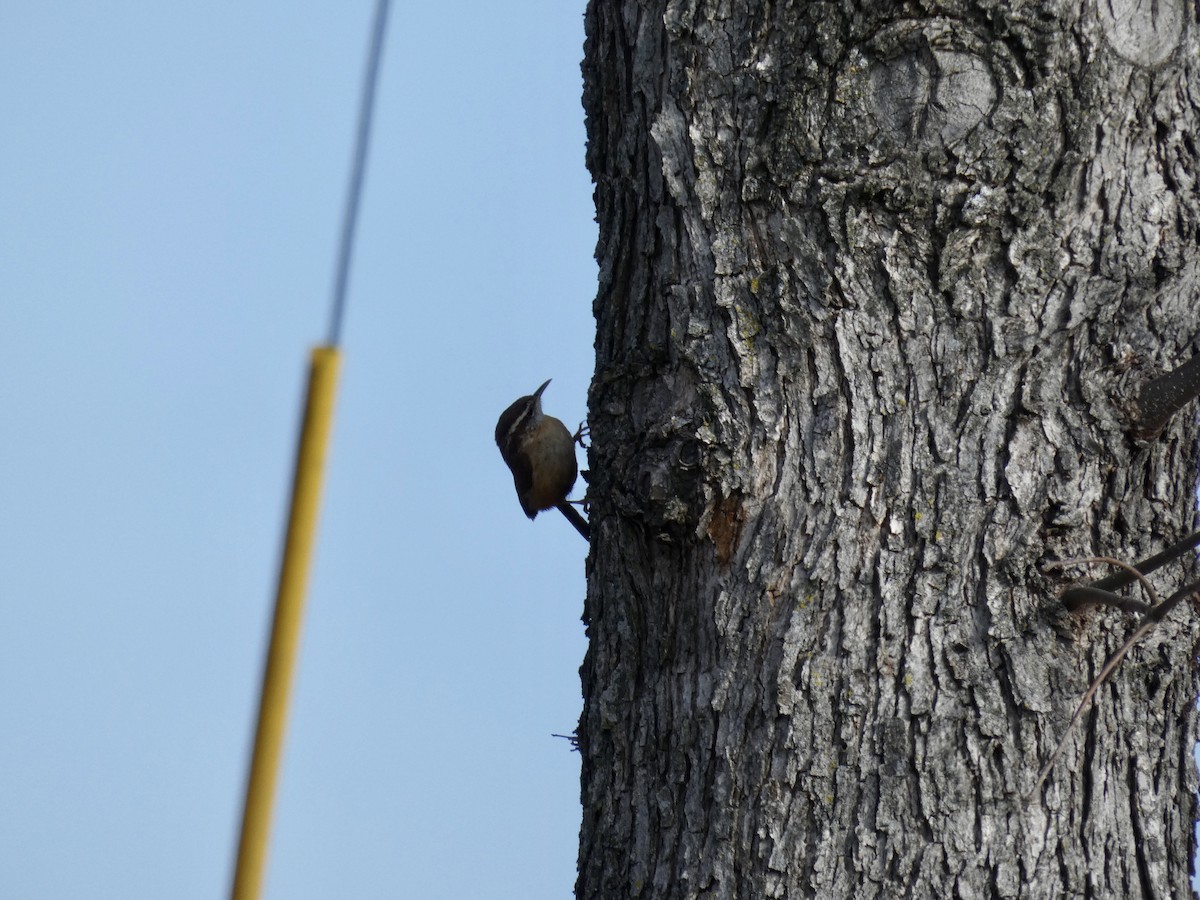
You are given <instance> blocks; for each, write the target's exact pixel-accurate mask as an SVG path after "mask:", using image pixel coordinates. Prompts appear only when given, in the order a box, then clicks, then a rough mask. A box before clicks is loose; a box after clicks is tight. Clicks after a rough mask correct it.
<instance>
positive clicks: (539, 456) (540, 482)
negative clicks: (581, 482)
mask: <svg viewBox="0 0 1200 900" xmlns="http://www.w3.org/2000/svg"><path fill="white" fill-rule="evenodd" d="M549 383H550V380H549V379H547V380H546V383H545V384H543V385H542V386H541V387H540V388H538V389H537V390H536V391H534V392H533V393H532V394H529V395H528V396H525V397H521V398H520V399H519V400H517V401H516V402H514V403H513V404H512V405H511V406H509V407H508V409H506V410H505V411H504V412H502V413H501V414H500V421H498V422H497V423H496V446H497V447H499V448H500V455H501V456H503V457H504V461H505V463H507V464H508V467H509V469H511V470H512V475H513V484H514V485H515V486H516V488H517V499H518V500H520V501H521V509H523V510H524V511H525V515H527V516H529V518H531V519H532V518H534V517H536V516H537V514H538V513H539V512H541V511H542V510H544V509H550V508H551V507H557V508H558V510H559V511H560V512H561V513H562V514H563V515H564V516H566V517H567V519H568V520H569V521H570V522H571V524H572V525H574V526H575V528H576V529H578V531H579V533H580V534H582V535H583V536H584V537H585V538H587V537H588V536H589V532H588V525H587V521H586V520H585V519H584V518H583V517H582V516H581V515H579V513H578V512H576V510H575V508H574V507H572V506H571V505H570V504H569V503H568V502H567V494H569V493H570V492H571V488H573V487H574V486H575V479H576V477H577V476H578V475H579V465H578V464H577V463H576V462H575V438H574V437H572V436H571V432H570V431H568V430H567V426H566V425H564V424H563V423H562V422H560V421H559V420H558V419H556V418H554V416H548V415H546V414H545V413H544V412H542V391H544V390H545V389H546V385H548V384H549Z"/></svg>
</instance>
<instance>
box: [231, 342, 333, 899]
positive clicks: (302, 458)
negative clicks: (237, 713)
mask: <svg viewBox="0 0 1200 900" xmlns="http://www.w3.org/2000/svg"><path fill="white" fill-rule="evenodd" d="M340 362H341V357H340V356H339V354H338V351H337V350H336V349H335V348H333V347H316V348H314V349H313V352H312V361H311V364H310V367H309V371H308V397H307V400H306V401H305V405H304V424H303V425H302V426H301V432H300V447H299V450H298V452H297V454H296V473H295V479H294V481H293V483H292V509H291V513H290V514H289V516H288V527H287V539H286V543H285V545H284V551H283V562H282V564H281V565H280V570H279V587H278V591H277V593H276V595H275V622H274V625H273V626H272V628H271V644H270V647H269V648H268V650H267V664H266V669H265V670H264V672H263V682H262V696H261V699H260V701H259V708H258V729H257V731H256V733H255V736H254V758H253V760H252V761H251V763H250V777H249V781H248V782H247V784H246V805H245V807H244V809H243V812H242V837H241V841H240V842H239V844H238V858H237V869H236V871H235V873H234V876H233V893H232V897H233V900H257V898H258V896H259V895H260V894H261V892H262V884H263V875H264V873H265V871H266V862H267V844H268V839H269V837H270V830H271V810H272V807H273V806H274V800H275V785H276V783H277V781H278V775H279V757H280V751H281V749H282V747H283V733H284V730H285V728H286V727H287V712H288V700H289V698H290V695H291V686H292V674H293V672H294V671H295V668H296V656H297V651H298V650H299V644H300V623H301V620H302V619H303V617H304V595H305V590H306V588H307V585H308V572H309V563H310V558H311V556H312V547H313V534H314V532H315V531H316V525H317V510H318V507H319V506H320V500H321V478H322V475H323V472H324V468H325V455H326V446H327V444H328V440H329V426H330V422H331V420H332V418H333V400H334V394H335V393H336V389H337V376H338V366H339V364H340Z"/></svg>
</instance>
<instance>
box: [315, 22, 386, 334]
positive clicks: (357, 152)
mask: <svg viewBox="0 0 1200 900" xmlns="http://www.w3.org/2000/svg"><path fill="white" fill-rule="evenodd" d="M387 15H388V0H379V2H378V3H376V4H375V22H374V24H373V25H372V27H371V51H370V56H369V57H368V58H367V71H366V73H365V74H364V76H363V87H362V102H361V104H360V105H359V108H358V133H357V135H356V136H355V140H354V165H353V168H352V169H351V170H350V187H349V190H348V191H347V193H346V207H345V211H344V213H343V215H342V238H341V242H340V246H339V248H338V264H337V274H336V275H335V277H334V282H333V311H332V314H331V315H330V319H329V342H328V343H329V346H330V347H336V346H337V345H338V344H339V343H340V342H341V339H342V318H343V317H344V316H345V313H346V284H347V282H348V281H349V280H350V256H351V252H352V251H353V249H354V229H355V226H356V225H357V224H358V198H359V195H361V194H362V183H363V173H364V172H365V171H366V168H367V145H368V144H369V143H370V137H371V113H372V112H373V110H374V107H375V85H376V83H377V82H378V81H379V60H380V57H382V56H383V33H384V31H385V29H386V27H387Z"/></svg>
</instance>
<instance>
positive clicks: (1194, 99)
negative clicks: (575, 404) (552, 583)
mask: <svg viewBox="0 0 1200 900" xmlns="http://www.w3.org/2000/svg"><path fill="white" fill-rule="evenodd" d="M906 16H911V17H906ZM587 32H588V38H587V46H586V50H585V54H586V59H585V63H584V77H585V107H586V110H587V115H588V135H589V147H588V164H589V167H590V169H591V172H592V174H593V177H594V179H595V182H596V204H597V212H598V220H599V224H600V241H599V246H598V249H597V258H598V261H599V264H600V285H599V293H598V297H597V300H596V317H597V322H598V336H597V342H596V351H597V361H596V373H595V380H594V384H593V387H592V392H591V396H590V424H591V432H592V438H593V446H592V449H591V458H590V464H591V488H590V493H591V499H592V522H593V525H592V551H591V558H590V563H589V589H588V599H587V605H586V614H585V620H586V621H587V623H588V633H589V636H590V646H589V651H588V654H587V658H586V660H585V663H584V666H583V669H582V672H581V674H582V680H583V689H584V711H583V715H582V718H581V721H580V729H579V738H580V749H581V751H582V755H583V787H582V795H583V807H584V818H583V827H582V833H581V847H580V858H579V867H580V871H579V881H578V884H577V895H578V896H579V897H581V898H608V897H631V898H637V897H645V898H650V897H653V898H675V897H681V898H682V897H706V898H710V897H711V898H727V897H745V898H757V897H788V898H796V897H817V896H819V897H855V898H868V897H898V896H913V897H935V896H936V897H947V896H959V897H1028V898H1038V900H1041V898H1046V897H1062V896H1095V897H1127V896H1140V897H1178V896H1184V895H1187V894H1189V893H1190V887H1189V872H1190V868H1191V860H1192V856H1193V848H1192V843H1193V831H1192V823H1193V822H1194V821H1195V819H1196V817H1197V802H1196V789H1197V784H1196V776H1195V771H1194V765H1193V762H1192V749H1193V747H1194V745H1195V742H1196V737H1197V716H1196V712H1195V701H1196V696H1197V688H1198V684H1197V675H1196V669H1195V666H1194V665H1193V657H1194V653H1195V645H1196V643H1197V637H1198V635H1200V629H1198V628H1197V624H1196V617H1195V615H1194V613H1193V611H1192V610H1191V609H1190V608H1188V607H1187V606H1186V605H1185V606H1181V607H1180V608H1178V609H1177V610H1176V611H1175V612H1174V613H1172V614H1171V615H1170V616H1169V617H1168V618H1167V620H1166V621H1165V622H1164V623H1163V624H1162V625H1161V626H1160V627H1159V628H1158V629H1156V630H1155V631H1154V632H1152V633H1151V634H1150V635H1149V636H1148V637H1147V638H1146V639H1145V640H1144V641H1143V642H1142V643H1141V644H1139V645H1138V646H1137V647H1136V648H1135V649H1134V651H1133V652H1132V653H1131V654H1130V656H1129V658H1128V659H1127V660H1126V661H1125V663H1124V665H1123V666H1122V667H1121V668H1120V670H1119V671H1118V672H1117V673H1116V676H1115V677H1114V678H1113V679H1112V680H1111V682H1110V683H1109V684H1108V685H1107V686H1106V687H1105V688H1104V689H1102V690H1101V692H1100V694H1099V697H1098V699H1097V702H1096V704H1095V705H1094V707H1093V708H1092V711H1091V712H1090V713H1089V714H1088V715H1087V716H1086V717H1085V718H1084V720H1083V723H1082V725H1081V727H1080V728H1079V729H1078V730H1077V731H1076V732H1075V733H1074V735H1073V736H1072V737H1071V738H1070V739H1069V741H1068V743H1067V747H1066V749H1065V752H1064V754H1063V757H1062V758H1061V759H1060V761H1059V762H1058V765H1057V767H1056V769H1055V770H1054V772H1053V773H1052V775H1051V776H1050V778H1049V780H1048V781H1047V782H1046V784H1045V785H1044V787H1043V788H1042V789H1041V790H1040V791H1037V792H1036V793H1034V794H1033V795H1032V796H1026V795H1027V793H1028V792H1029V791H1030V790H1031V789H1032V787H1033V783H1034V780H1035V778H1036V775H1037V772H1038V769H1039V767H1040V765H1041V764H1042V762H1044V761H1045V759H1046V758H1047V757H1048V755H1049V754H1050V752H1051V750H1052V749H1053V747H1054V745H1055V743H1056V741H1057V740H1058V738H1059V736H1060V735H1061V734H1062V733H1063V730H1064V728H1065V726H1066V722H1067V720H1068V719H1069V718H1070V716H1071V713H1072V712H1073V710H1074V707H1075V704H1076V703H1077V702H1078V700H1079V698H1080V697H1081V695H1082V693H1083V691H1084V689H1085V688H1086V686H1087V684H1088V682H1089V681H1090V679H1091V678H1092V676H1093V675H1094V674H1095V673H1096V671H1098V669H1099V667H1100V666H1101V665H1102V664H1103V662H1104V660H1105V659H1106V657H1107V656H1108V654H1109V653H1111V652H1112V650H1113V649H1114V648H1115V647H1116V646H1117V645H1119V643H1120V642H1121V640H1122V639H1123V638H1124V637H1125V636H1126V635H1127V634H1129V633H1130V631H1131V630H1132V628H1133V627H1134V625H1135V622H1134V620H1133V618H1132V617H1131V616H1130V615H1129V614H1127V613H1125V612H1121V611H1119V610H1112V609H1099V610H1097V609H1090V610H1087V611H1085V612H1082V613H1079V614H1073V615H1068V614H1066V613H1065V612H1063V610H1062V605H1061V603H1060V602H1059V600H1058V592H1059V591H1060V589H1061V588H1062V587H1063V586H1064V585H1066V584H1067V583H1069V580H1070V577H1071V576H1064V575H1062V574H1060V573H1057V572H1046V571H1044V568H1043V567H1044V564H1045V563H1046V562H1047V561H1049V560H1054V559H1059V558H1066V557H1077V556H1092V555H1100V554H1103V555H1112V556H1118V557H1121V558H1124V559H1127V560H1130V561H1133V560H1136V559H1140V558H1142V557H1144V556H1147V555H1149V554H1150V553H1152V552H1154V551H1156V550H1159V549H1161V548H1162V547H1164V546H1165V545H1167V544H1169V543H1171V542H1172V541H1174V540H1175V539H1176V538H1178V537H1179V536H1181V535H1183V534H1185V533H1187V532H1188V531H1190V530H1191V525H1192V521H1193V518H1194V514H1193V507H1194V501H1193V490H1194V482H1195V478H1194V473H1195V471H1196V469H1197V438H1196V435H1197V429H1196V427H1195V408H1194V405H1193V406H1191V407H1188V408H1187V411H1186V412H1185V413H1184V414H1181V415H1178V416H1175V417H1174V418H1173V419H1172V420H1171V421H1169V422H1168V423H1167V424H1166V427H1165V429H1164V430H1163V431H1162V433H1161V434H1160V435H1159V436H1158V437H1157V438H1156V439H1154V440H1153V441H1149V442H1147V441H1140V440H1137V439H1135V438H1134V437H1133V435H1132V434H1131V429H1130V407H1131V405H1134V404H1136V397H1137V396H1138V389H1139V388H1140V386H1141V385H1143V384H1145V383H1146V382H1147V380H1148V379H1150V378H1152V377H1153V376H1154V375H1156V374H1158V373H1159V372H1161V371H1164V370H1166V369H1169V368H1172V367H1174V366H1176V365H1178V364H1179V363H1181V362H1183V361H1184V360H1186V359H1188V358H1189V357H1190V356H1191V355H1192V353H1193V352H1195V345H1194V343H1193V338H1194V336H1195V335H1196V333H1197V331H1200V321H1198V315H1197V304H1198V300H1197V287H1198V282H1200V275H1198V273H1197V262H1196V260H1197V258H1198V257H1197V252H1196V251H1197V244H1198V243H1200V195H1198V193H1197V184H1196V176H1197V172H1200V167H1198V166H1197V162H1198V160H1197V155H1198V149H1197V148H1198V147H1200V134H1198V131H1200V129H1198V128H1197V125H1198V116H1197V105H1198V101H1200V79H1198V76H1197V65H1198V60H1200V53H1198V50H1200V47H1198V31H1197V21H1196V10H1195V8H1194V6H1192V5H1190V4H1189V5H1186V6H1185V5H1183V4H1182V2H1181V0H1156V2H1154V3H1150V2H1138V0H1102V2H1099V3H1091V2H1089V3H1084V4H1057V3H1051V2H1048V0H1042V2H1023V0H972V2H959V3H955V2H947V3H941V4H936V5H929V4H923V5H921V6H920V7H919V8H918V7H904V8H901V7H899V6H895V5H891V4H875V3H862V2H859V3H855V2H850V0H847V2H842V3H820V2H767V0H762V2H750V0H678V2H676V0H671V2H667V0H638V2H635V0H592V2H591V3H590V4H589V8H588V12H587ZM1075 571H1076V574H1077V576H1079V577H1082V576H1083V575H1085V574H1087V575H1088V576H1089V577H1099V576H1100V575H1103V574H1106V571H1105V570H1104V569H1103V568H1099V567H1093V568H1092V569H1091V570H1087V571H1085V570H1075ZM1195 577H1196V573H1195V571H1194V566H1189V565H1175V566H1172V567H1169V568H1168V569H1165V570H1164V571H1163V572H1161V573H1158V574H1156V575H1155V576H1154V578H1153V579H1152V580H1153V581H1154V582H1155V583H1156V584H1157V585H1159V586H1160V588H1161V589H1163V590H1165V591H1167V592H1169V591H1170V590H1171V589H1173V588H1174V587H1176V586H1178V585H1180V584H1182V583H1184V582H1185V581H1186V580H1190V579H1194V578H1195Z"/></svg>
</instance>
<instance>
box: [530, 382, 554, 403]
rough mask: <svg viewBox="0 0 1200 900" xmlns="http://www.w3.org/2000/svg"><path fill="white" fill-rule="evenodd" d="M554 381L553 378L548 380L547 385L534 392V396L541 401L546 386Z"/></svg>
mask: <svg viewBox="0 0 1200 900" xmlns="http://www.w3.org/2000/svg"><path fill="white" fill-rule="evenodd" d="M553 380H554V379H552V378H547V379H546V381H545V383H544V384H543V385H542V386H541V387H540V388H538V389H537V390H536V391H534V392H533V396H535V397H537V398H538V399H541V396H542V391H544V390H545V389H546V385H547V384H549V383H550V382H551V381H553Z"/></svg>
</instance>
